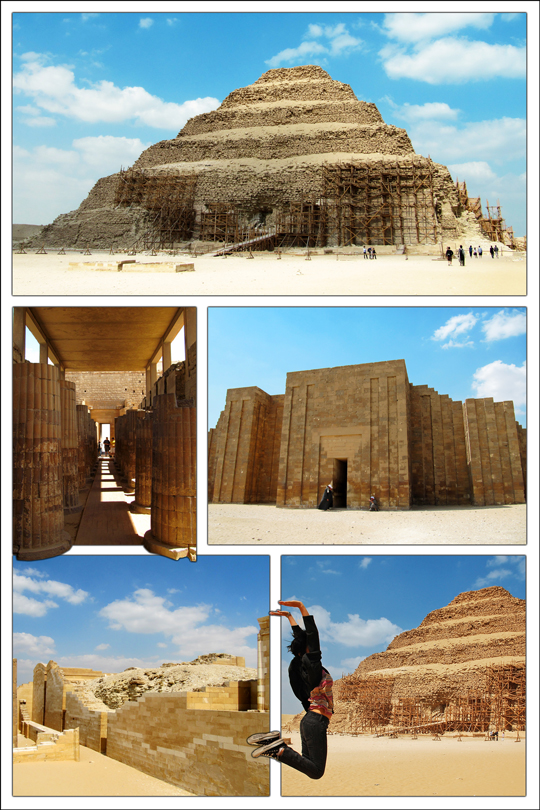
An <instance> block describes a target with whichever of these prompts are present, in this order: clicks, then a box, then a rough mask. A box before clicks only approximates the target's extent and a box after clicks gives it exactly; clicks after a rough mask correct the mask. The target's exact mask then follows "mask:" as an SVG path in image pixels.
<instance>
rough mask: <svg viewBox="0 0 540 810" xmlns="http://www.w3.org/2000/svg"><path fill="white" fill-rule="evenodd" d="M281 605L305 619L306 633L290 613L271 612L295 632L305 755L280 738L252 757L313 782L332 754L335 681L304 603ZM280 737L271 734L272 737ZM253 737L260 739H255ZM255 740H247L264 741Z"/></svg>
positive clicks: (294, 669) (294, 670)
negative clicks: (287, 768) (330, 733)
mask: <svg viewBox="0 0 540 810" xmlns="http://www.w3.org/2000/svg"><path fill="white" fill-rule="evenodd" d="M279 604H280V605H284V606H285V607H295V608H298V609H299V610H300V613H301V614H302V616H303V618H304V626H305V630H303V629H302V628H301V627H299V625H298V624H297V622H296V621H295V619H294V618H293V616H292V614H291V613H290V611H288V610H271V611H270V616H284V617H286V618H287V619H288V620H289V623H290V625H291V628H292V632H293V639H292V641H291V643H290V644H289V646H288V649H289V651H290V652H291V653H292V655H293V660H292V661H291V663H290V664H289V682H290V684H291V689H292V690H293V692H294V694H295V696H296V697H297V698H298V700H299V701H300V703H301V704H302V706H303V707H304V710H305V712H306V713H305V715H304V716H303V717H302V720H301V721H300V737H301V740H302V753H301V754H299V753H298V752H297V751H294V750H293V749H292V748H291V747H290V746H288V745H287V744H286V743H285V742H284V740H283V739H281V738H280V739H277V740H273V741H272V742H269V743H268V744H267V745H261V746H260V747H259V748H257V749H256V750H255V751H253V753H252V754H251V756H252V757H253V758H254V759H257V758H258V757H271V758H272V759H276V760H277V761H278V762H282V763H284V764H285V765H289V766H290V767H291V768H295V769H296V770H297V771H300V772H301V773H303V774H305V775H306V776H309V778H310V779H320V778H321V776H323V774H324V771H325V768H326V757H327V753H328V744H327V739H326V732H327V729H328V724H329V723H330V719H331V717H332V715H333V713H334V699H333V695H332V686H333V680H332V676H331V675H330V673H329V672H328V670H327V669H325V668H324V667H323V665H322V662H321V659H322V653H321V650H320V646H319V632H318V630H317V625H316V624H315V619H314V618H313V616H312V615H311V614H310V613H309V612H308V610H307V608H306V607H305V606H304V605H303V604H302V602H299V601H297V600H291V601H288V602H281V601H280V602H279ZM276 733H277V732H270V734H271V735H274V734H276ZM253 737H255V738H259V739H253ZM253 737H248V739H247V742H248V743H250V744H252V745H253V744H257V742H259V741H260V735H258V734H255V735H253Z"/></svg>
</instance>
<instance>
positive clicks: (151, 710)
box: [107, 693, 269, 796]
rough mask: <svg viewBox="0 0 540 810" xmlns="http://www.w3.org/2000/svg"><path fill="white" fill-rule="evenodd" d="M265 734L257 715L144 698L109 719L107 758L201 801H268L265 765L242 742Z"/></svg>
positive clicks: (263, 718)
mask: <svg viewBox="0 0 540 810" xmlns="http://www.w3.org/2000/svg"><path fill="white" fill-rule="evenodd" d="M267 730H268V715H267V714H266V713H259V712H238V711H215V712H209V711H206V710H197V709H189V708H188V707H187V697H186V695H182V694H166V693H160V694H147V695H145V697H143V698H140V699H139V700H138V701H137V702H136V703H131V702H129V703H126V704H124V706H122V707H121V709H119V710H118V711H117V712H116V713H115V714H114V715H111V716H110V717H109V724H108V740H107V755H108V756H110V757H112V758H113V759H117V760H119V761H120V762H125V763H126V764H127V765H130V766H131V767H134V768H137V769H138V770H140V771H143V772H144V773H148V774H150V775H151V776H155V777H157V778H158V779H163V780H164V781H166V782H169V783H171V784H173V785H178V786H179V787H182V788H184V789H185V790H189V791H191V792H192V793H195V794H196V795H204V796H268V795H269V769H268V763H265V764H263V763H260V762H257V761H256V760H253V759H252V758H251V748H250V746H248V745H247V744H246V738H247V737H248V736H249V735H250V734H253V733H255V732H257V731H267Z"/></svg>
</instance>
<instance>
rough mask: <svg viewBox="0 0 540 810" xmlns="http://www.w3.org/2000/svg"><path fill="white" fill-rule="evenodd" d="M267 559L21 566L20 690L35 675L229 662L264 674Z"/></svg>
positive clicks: (91, 560) (17, 570) (16, 564)
mask: <svg viewBox="0 0 540 810" xmlns="http://www.w3.org/2000/svg"><path fill="white" fill-rule="evenodd" d="M269 576H270V573H269V559H268V557H267V556H250V555H241V556H199V558H198V560H197V562H196V563H193V564H192V563H189V562H186V561H185V560H184V561H180V562H179V563H174V562H171V560H167V559H165V558H162V557H158V556H121V557H115V556H80V555H74V556H70V555H67V556H63V557H56V558H54V559H51V560H40V561H39V562H36V563H24V562H20V561H17V560H16V559H15V558H14V560H13V633H14V646H13V657H14V658H17V659H18V667H17V668H18V682H19V683H26V682H27V681H28V680H30V679H31V677H32V671H33V669H34V667H35V665H36V664H37V663H38V662H39V661H41V662H43V663H45V664H46V663H47V662H48V661H50V660H51V659H52V660H53V661H56V662H57V664H59V665H60V666H66V667H72V666H75V667H76V666H82V667H90V668H91V669H96V670H101V671H103V672H122V671H123V670H124V669H126V667H130V666H141V667H151V666H160V665H161V664H162V663H163V662H164V661H173V662H180V661H191V660H193V659H194V658H196V657H197V656H199V655H205V654H207V653H211V652H224V653H230V654H232V655H240V656H244V657H245V659H246V665H247V666H251V667H255V668H256V666H257V633H258V631H259V624H258V621H257V619H259V618H261V617H262V616H265V615H267V613H268V609H269V604H268V601H269Z"/></svg>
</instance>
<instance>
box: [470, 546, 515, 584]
mask: <svg viewBox="0 0 540 810" xmlns="http://www.w3.org/2000/svg"><path fill="white" fill-rule="evenodd" d="M486 568H491V569H492V570H491V571H488V573H487V574H486V576H485V577H478V579H477V580H476V582H475V583H474V585H475V587H476V588H486V587H488V586H490V585H495V584H497V583H499V582H501V581H502V580H505V579H518V580H520V581H523V580H524V579H525V557H524V556H522V555H512V556H507V555H504V554H499V555H496V556H495V557H492V558H491V559H489V560H488V561H487V562H486Z"/></svg>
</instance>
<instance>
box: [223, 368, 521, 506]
mask: <svg viewBox="0 0 540 810" xmlns="http://www.w3.org/2000/svg"><path fill="white" fill-rule="evenodd" d="M278 445H279V461H278V455H277V448H278ZM525 471H526V432H525V431H524V430H523V429H522V428H521V426H520V425H518V424H517V422H516V421H515V417H514V409H513V404H512V403H511V402H501V403H494V402H493V400H491V399H485V400H467V401H466V403H465V405H463V404H462V403H461V402H453V401H452V400H451V399H450V397H448V396H447V395H444V394H442V395H441V394H439V393H437V391H434V390H433V389H432V388H429V387H428V386H427V385H412V384H410V383H409V381H408V377H407V370H406V367H405V362H404V361H403V360H394V361H387V362H383V363H366V364H362V365H357V366H343V367H339V368H333V369H316V370H311V371H298V372H292V373H289V374H288V375H287V385H286V393H285V396H284V397H280V396H270V395H269V394H267V393H265V392H264V391H262V390H261V389H260V388H256V387H250V388H238V389H231V390H229V391H228V392H227V401H226V405H225V409H224V411H223V412H222V414H221V416H220V418H219V420H218V424H217V425H216V428H215V429H213V430H211V431H210V435H209V446H208V475H209V487H208V493H209V500H210V501H211V502H212V501H213V502H214V503H276V504H277V506H286V507H300V508H302V507H304V508H309V507H315V506H317V504H318V503H319V501H320V498H321V496H322V493H323V491H324V488H325V486H326V485H327V484H329V483H332V484H333V487H334V507H336V508H345V507H347V508H353V509H367V508H368V507H369V497H370V495H375V497H376V499H377V501H378V502H379V504H380V505H381V506H382V507H383V508H385V509H389V508H390V509H407V508H409V507H410V506H411V505H412V504H431V505H439V504H440V505H448V506H451V505H467V504H471V503H472V504H477V505H488V504H506V503H524V502H525ZM276 473H277V474H276Z"/></svg>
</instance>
